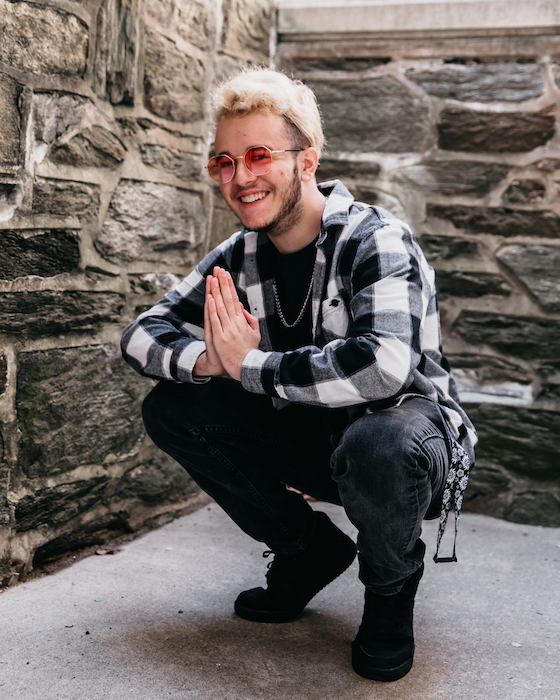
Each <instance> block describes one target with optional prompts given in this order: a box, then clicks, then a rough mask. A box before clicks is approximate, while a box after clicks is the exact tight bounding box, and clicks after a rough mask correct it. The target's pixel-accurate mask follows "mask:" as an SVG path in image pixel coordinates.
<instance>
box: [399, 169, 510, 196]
mask: <svg viewBox="0 0 560 700" xmlns="http://www.w3.org/2000/svg"><path fill="white" fill-rule="evenodd" d="M509 170H510V168H509V167H508V166H507V165H505V164H502V163H477V162H469V161H464V160H460V161H437V162H435V161H425V162H423V163H420V164H419V165H411V166H409V167H408V168H402V169H401V170H399V171H398V172H397V174H396V180H397V182H400V183H402V184H405V185H406V184H409V185H410V184H412V185H416V186H418V187H420V189H422V190H423V191H424V192H426V193H427V194H442V195H449V196H451V195H463V194H470V195H474V196H476V197H484V195H486V194H488V193H489V192H491V191H492V190H493V189H494V188H495V187H496V186H497V185H498V183H499V182H500V181H501V180H503V179H504V177H505V176H506V175H507V174H508V172H509Z"/></svg>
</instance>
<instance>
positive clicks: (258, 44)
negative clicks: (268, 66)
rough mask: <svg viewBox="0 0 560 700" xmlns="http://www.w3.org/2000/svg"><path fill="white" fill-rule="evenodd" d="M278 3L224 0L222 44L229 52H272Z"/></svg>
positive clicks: (257, 55) (263, 54) (258, 54)
mask: <svg viewBox="0 0 560 700" xmlns="http://www.w3.org/2000/svg"><path fill="white" fill-rule="evenodd" d="M273 11H274V3H273V2H272V1H271V0H223V2H222V16H223V22H222V35H221V48H222V50H224V51H225V52H226V53H229V54H234V55H235V54H241V55H243V54H248V53H249V54H251V53H252V54H253V60H254V61H255V62H258V61H259V58H264V57H266V56H268V53H269V33H270V22H271V19H272V13H273Z"/></svg>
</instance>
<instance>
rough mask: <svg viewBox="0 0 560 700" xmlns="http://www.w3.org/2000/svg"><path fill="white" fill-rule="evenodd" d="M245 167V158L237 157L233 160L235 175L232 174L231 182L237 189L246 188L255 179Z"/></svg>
mask: <svg viewBox="0 0 560 700" xmlns="http://www.w3.org/2000/svg"><path fill="white" fill-rule="evenodd" d="M256 177H257V176H256V175H253V173H251V172H250V171H249V170H247V166H246V165H245V158H244V157H243V156H239V157H238V158H236V159H235V173H234V174H233V178H232V182H234V183H235V184H236V185H237V186H238V187H246V186H247V185H248V184H249V183H250V182H253V180H254V179H255V178H256Z"/></svg>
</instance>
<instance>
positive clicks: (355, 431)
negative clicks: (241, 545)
mask: <svg viewBox="0 0 560 700" xmlns="http://www.w3.org/2000/svg"><path fill="white" fill-rule="evenodd" d="M143 415H144V422H145V425H146V429H147V431H148V434H149V435H150V437H151V438H152V440H153V441H154V442H155V444H156V445H158V447H160V448H161V449H162V450H164V451H165V452H167V453H168V454H170V455H171V456H172V457H173V458H174V459H176V460H177V462H179V464H181V465H182V466H183V467H184V468H185V469H186V470H187V471H188V472H189V474H190V475H191V476H192V478H193V479H194V480H195V481H196V482H197V483H198V484H199V486H200V487H201V488H202V489H203V490H204V491H206V492H207V493H208V494H209V495H210V496H211V497H212V498H213V499H214V500H215V501H216V502H217V503H219V504H220V506H221V507H222V508H223V509H224V510H225V511H226V513H228V515H229V516H230V517H231V518H232V519H233V520H234V521H235V522H236V523H237V525H238V526H239V527H240V528H241V529H242V530H244V531H245V532H246V533H247V534H248V535H250V536H251V537H253V538H254V539H255V540H258V541H260V542H264V543H266V545H267V546H268V547H269V548H270V549H272V550H273V551H275V552H284V553H292V552H299V551H302V550H303V549H304V548H305V546H306V544H307V542H308V541H309V538H310V536H311V533H312V530H313V527H314V515H313V510H312V509H311V507H310V506H309V503H308V502H307V501H306V500H304V499H303V498H302V497H301V496H300V495H299V494H297V493H294V492H293V491H289V490H287V489H286V487H285V485H286V484H289V485H290V486H293V487H294V488H296V489H298V490H299V491H302V492H303V493H306V494H308V495H310V496H313V497H314V498H316V499H318V500H322V501H327V502H330V503H336V504H339V505H342V506H344V509H345V510H346V513H347V514H348V517H349V518H350V520H351V522H352V523H353V524H354V525H355V526H356V527H357V529H358V532H359V534H358V547H359V552H360V578H361V580H362V581H363V582H364V583H365V584H366V585H368V586H371V587H372V588H373V589H374V590H377V591H378V592H379V593H384V594H386V595H387V594H391V593H394V592H397V591H398V590H399V589H400V587H401V586H402V584H403V583H404V581H405V580H406V579H407V578H408V577H409V576H410V575H411V574H412V573H414V571H416V569H418V568H419V566H420V564H421V563H422V560H423V556H424V551H425V546H424V543H423V542H422V540H421V539H420V535H421V529H422V520H423V519H424V518H425V517H426V516H428V517H437V516H438V515H439V509H440V507H441V498H442V493H443V486H444V483H445V479H446V475H447V470H448V465H449V457H448V448H447V441H446V436H445V427H444V424H443V421H442V418H441V414H440V411H439V408H438V407H437V405H436V404H434V403H433V402H431V401H430V400H428V399H424V398H421V397H418V398H416V397H414V398H409V399H407V400H406V401H404V402H403V403H402V404H401V405H400V406H399V407H393V408H386V409H383V410H377V411H373V412H371V413H367V412H366V413H363V412H362V413H361V415H359V417H358V418H357V419H356V420H354V422H353V423H351V425H350V426H349V427H348V429H347V430H346V431H345V433H344V436H343V438H342V440H341V441H340V443H339V444H338V445H336V446H333V445H332V444H331V437H332V434H333V419H334V422H335V423H336V422H337V421H338V422H340V419H341V415H342V412H341V411H340V410H338V411H331V410H329V409H325V408H316V407H310V406H303V405H295V404H292V405H290V406H287V407H286V408H283V409H281V410H276V409H275V408H274V407H273V406H272V403H271V400H270V399H269V398H268V397H266V396H262V395H257V394H252V393H249V392H247V391H245V390H244V389H243V388H242V387H241V385H240V384H239V383H238V382H235V381H233V380H230V379H223V378H214V379H212V380H211V381H210V382H208V383H205V384H174V383H171V382H161V383H160V384H159V385H158V386H156V388H155V389H154V390H153V391H152V392H151V393H150V394H149V395H148V396H147V398H146V400H145V402H144V407H143ZM344 416H346V412H345V411H344Z"/></svg>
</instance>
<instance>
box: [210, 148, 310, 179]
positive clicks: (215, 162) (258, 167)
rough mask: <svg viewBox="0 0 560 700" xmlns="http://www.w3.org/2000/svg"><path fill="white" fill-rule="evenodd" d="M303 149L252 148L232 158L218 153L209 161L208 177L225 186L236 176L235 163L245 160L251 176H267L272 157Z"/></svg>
mask: <svg viewBox="0 0 560 700" xmlns="http://www.w3.org/2000/svg"><path fill="white" fill-rule="evenodd" d="M303 150H305V149H303V148H285V149H283V150H282V151H271V150H270V148H267V147H266V146H252V147H251V148H248V149H247V150H246V151H245V155H242V156H236V157H235V158H232V157H231V156H228V155H227V153H218V155H217V156H212V158H210V160H209V161H208V165H207V166H206V169H207V170H208V175H210V177H211V178H212V180H214V182H217V183H218V184H219V185H225V184H226V183H227V182H230V181H231V180H233V177H234V175H235V161H236V160H239V159H240V158H243V162H244V163H245V167H246V168H247V170H248V171H249V172H250V173H251V175H266V174H267V173H268V171H269V170H270V167H271V165H272V156H273V155H275V154H276V153H295V152H297V151H303Z"/></svg>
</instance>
